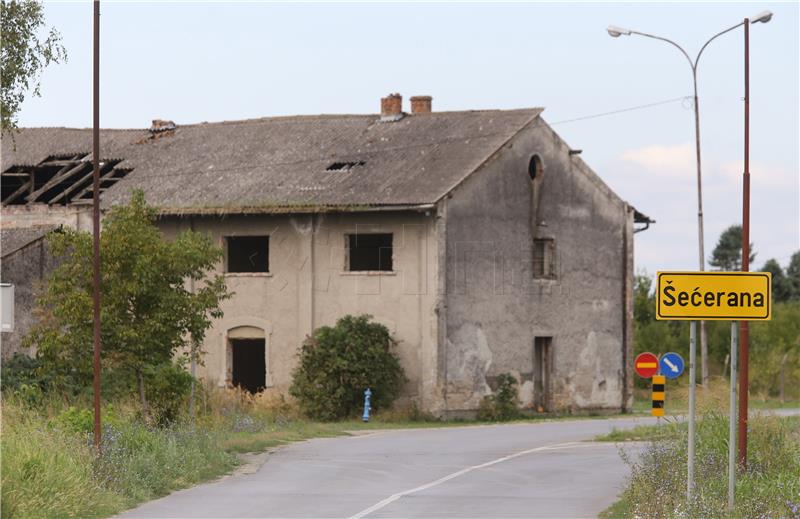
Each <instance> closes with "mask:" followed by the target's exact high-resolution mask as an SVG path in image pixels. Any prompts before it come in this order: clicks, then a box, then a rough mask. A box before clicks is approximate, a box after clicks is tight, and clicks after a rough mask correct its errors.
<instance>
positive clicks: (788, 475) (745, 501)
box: [600, 411, 800, 519]
mask: <svg viewBox="0 0 800 519" xmlns="http://www.w3.org/2000/svg"><path fill="white" fill-rule="evenodd" d="M686 429H687V428H686V425H685V423H677V422H675V423H669V424H666V425H661V426H642V427H638V428H636V429H633V430H631V431H614V432H612V433H611V434H609V435H606V436H605V437H602V438H601V439H603V440H607V441H624V440H650V443H649V445H648V446H647V447H646V448H645V450H644V451H643V452H642V453H641V455H639V456H638V457H637V458H636V459H629V458H627V456H626V455H625V454H623V457H624V458H626V461H627V462H628V464H629V465H630V467H631V476H630V478H629V481H628V485H627V488H626V489H625V490H624V491H623V493H622V495H621V496H620V500H619V501H618V502H616V503H615V504H614V505H612V506H611V507H610V508H608V509H607V510H605V511H604V512H603V513H602V514H601V516H600V517H602V518H606V519H609V518H633V517H663V518H671V517H676V518H677V517H707V518H717V517H718V518H723V517H725V518H728V517H733V518H743V519H744V518H753V517H800V417H797V416H791V417H783V418H779V417H776V416H767V415H760V416H755V417H753V418H751V419H750V422H749V431H750V432H749V435H748V467H747V469H746V470H740V471H739V472H738V474H737V481H736V509H735V510H734V511H733V512H729V511H728V510H727V509H726V506H727V459H728V442H727V438H728V418H727V416H725V415H722V414H719V413H717V412H713V411H707V412H706V413H705V414H704V415H703V417H702V419H701V420H699V421H698V424H697V438H696V458H695V462H696V465H695V485H696V491H695V497H694V499H693V500H692V501H691V502H689V503H687V502H686V501H685V492H686V490H685V489H686V461H687V453H686V445H687V442H686V434H687V430H686Z"/></svg>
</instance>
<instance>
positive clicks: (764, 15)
mask: <svg viewBox="0 0 800 519" xmlns="http://www.w3.org/2000/svg"><path fill="white" fill-rule="evenodd" d="M771 19H772V12H770V11H762V12H760V13H758V14H757V15H755V16H754V17H752V18H750V19H749V21H750V23H757V22H761V23H767V22H768V21H770V20H771ZM746 22H747V19H745V20H744V21H741V22H739V23H737V24H736V25H734V26H732V27H729V28H727V29H725V30H724V31H720V32H718V33H717V34H715V35H714V36H712V37H711V38H709V39H708V41H706V42H705V43H704V44H703V46H702V47H701V48H700V52H698V53H697V56H696V57H695V58H694V60H692V58H691V57H690V56H689V53H688V52H686V51H685V50H684V49H683V47H681V46H680V45H678V44H677V43H675V42H674V41H672V40H670V39H667V38H664V37H661V36H656V35H654V34H648V33H646V32H640V31H634V30H631V29H625V28H623V27H617V26H615V25H609V26H608V28H607V29H606V30H607V31H608V35H609V36H611V37H612V38H619V37H620V36H630V35H631V34H637V35H639V36H645V37H647V38H652V39H654V40H661V41H663V42H666V43H669V44H670V45H672V46H674V47H675V48H677V49H678V50H679V51H681V54H683V55H684V57H686V60H687V61H688V62H689V66H690V67H691V69H692V84H693V87H694V102H693V108H694V135H695V156H696V162H697V244H698V265H699V267H700V270H701V271H702V270H705V264H706V263H705V250H704V244H703V189H702V168H701V165H700V164H701V162H700V106H699V103H698V99H697V65H698V63H699V62H700V56H702V54H703V51H704V50H706V47H708V45H709V44H710V43H711V42H712V41H714V40H715V39H717V38H718V37H719V36H722V35H723V34H725V33H727V32H730V31H732V30H734V29H736V28H738V27H741V26H742V25H744V24H745V23H746ZM700 357H701V359H702V361H703V365H702V367H701V375H700V380H701V383H702V384H703V385H705V384H706V383H707V382H708V341H707V338H706V323H705V321H700Z"/></svg>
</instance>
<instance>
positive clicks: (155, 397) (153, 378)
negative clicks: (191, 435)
mask: <svg viewBox="0 0 800 519" xmlns="http://www.w3.org/2000/svg"><path fill="white" fill-rule="evenodd" d="M144 380H145V387H146V388H147V389H146V393H147V401H148V402H149V403H150V406H151V412H152V415H153V419H154V420H155V422H156V423H158V424H160V425H167V424H169V423H172V422H175V421H176V420H177V419H178V417H179V416H180V414H181V413H182V412H183V411H184V410H185V409H186V403H187V397H188V396H189V391H190V390H191V388H192V376H191V375H190V374H189V373H188V372H187V371H186V369H185V368H184V366H183V365H182V364H178V363H174V362H169V363H166V364H160V365H158V366H155V367H153V366H148V367H147V368H146V369H145V371H144Z"/></svg>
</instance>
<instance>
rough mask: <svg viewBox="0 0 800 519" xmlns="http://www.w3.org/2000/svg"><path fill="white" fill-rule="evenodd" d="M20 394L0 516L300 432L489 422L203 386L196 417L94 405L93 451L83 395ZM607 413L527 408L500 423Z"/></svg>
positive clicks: (95, 507)
mask: <svg viewBox="0 0 800 519" xmlns="http://www.w3.org/2000/svg"><path fill="white" fill-rule="evenodd" d="M30 401H31V399H30V398H27V397H25V396H24V395H16V394H14V393H8V394H6V393H4V395H3V416H2V426H3V429H2V450H1V451H0V454H2V504H1V505H0V506H1V507H2V508H1V509H0V512H1V514H2V517H3V518H4V519H5V518H22V519H26V518H33V517H81V518H84V517H85V518H95V517H98V518H99V517H108V516H110V515H114V514H116V513H118V512H120V511H123V510H125V509H127V508H130V507H133V506H135V505H137V504H139V503H142V502H145V501H148V500H151V499H155V498H157V497H160V496H163V495H166V494H168V493H170V492H172V491H174V490H177V489H180V488H185V487H188V486H191V485H194V484H197V483H200V482H202V481H207V480H210V479H214V478H216V477H219V476H221V475H223V474H226V473H228V472H230V471H231V470H233V469H234V467H235V466H236V465H237V464H238V463H239V457H238V456H237V454H240V453H249V452H263V451H265V450H268V449H271V448H274V447H278V446H281V445H285V444H288V443H291V442H295V441H301V440H305V439H309V438H318V437H332V436H340V435H346V434H351V433H353V432H358V431H370V430H377V429H397V428H422V427H458V426H465V425H482V424H490V423H492V422H480V421H468V420H452V421H440V420H436V419H434V418H433V417H431V416H427V415H425V414H424V413H420V412H418V411H416V410H415V409H413V408H412V409H406V410H389V411H387V412H383V413H378V414H377V415H374V416H373V420H371V421H370V422H369V423H364V422H362V421H360V420H356V419H354V420H349V421H341V422H314V421H309V420H307V419H305V418H303V417H302V416H300V415H299V413H298V412H297V410H296V409H295V408H293V407H292V406H290V405H288V404H287V403H286V402H285V401H283V400H282V399H280V398H276V397H270V396H268V395H263V394H262V395H258V396H255V397H254V396H251V395H249V394H244V393H241V392H237V391H232V390H224V389H220V388H212V387H207V388H205V389H204V390H203V391H201V393H200V395H199V397H198V401H197V406H196V407H197V409H196V411H197V412H196V419H195V420H194V421H192V420H188V419H187V418H186V417H183V419H182V420H179V421H178V422H176V423H174V424H172V425H170V426H167V427H149V426H146V425H144V423H143V421H142V419H141V417H140V416H139V414H138V404H137V403H135V402H124V401H123V402H114V403H113V404H109V403H106V404H104V410H105V411H104V416H103V424H104V431H103V445H102V446H103V449H102V455H101V456H99V457H98V456H96V453H95V451H94V449H93V446H92V434H91V431H92V423H93V419H92V413H91V410H90V406H89V405H88V402H82V403H81V402H78V403H75V404H74V407H70V406H68V405H66V404H65V403H64V402H63V401H61V400H59V399H57V398H55V397H52V396H51V397H47V396H45V397H44V398H43V399H35V402H36V403H35V404H31V403H30ZM607 417H608V416H606V415H597V416H570V415H565V416H547V415H541V416H539V415H537V416H532V417H526V418H520V419H519V420H515V421H513V422H510V423H526V422H528V423H529V422H532V421H551V420H564V419H591V418H596V419H602V418H607Z"/></svg>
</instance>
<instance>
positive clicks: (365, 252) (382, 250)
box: [347, 234, 392, 272]
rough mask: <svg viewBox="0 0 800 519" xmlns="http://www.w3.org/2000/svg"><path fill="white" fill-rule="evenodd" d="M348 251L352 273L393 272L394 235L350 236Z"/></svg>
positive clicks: (348, 237)
mask: <svg viewBox="0 0 800 519" xmlns="http://www.w3.org/2000/svg"><path fill="white" fill-rule="evenodd" d="M347 250H348V258H349V261H348V268H347V270H349V271H351V272H359V271H369V270H380V271H391V270H392V234H349V235H347Z"/></svg>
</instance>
